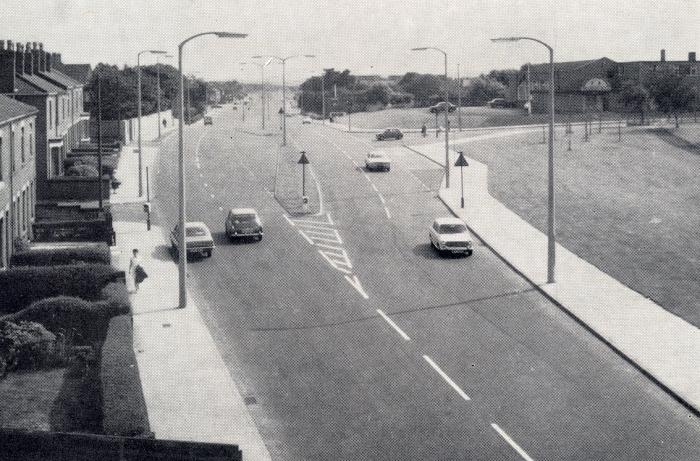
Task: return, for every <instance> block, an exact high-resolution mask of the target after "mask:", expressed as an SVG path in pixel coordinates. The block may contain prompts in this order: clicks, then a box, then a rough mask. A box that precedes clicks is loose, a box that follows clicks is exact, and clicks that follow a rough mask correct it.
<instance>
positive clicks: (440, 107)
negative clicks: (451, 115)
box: [428, 101, 457, 114]
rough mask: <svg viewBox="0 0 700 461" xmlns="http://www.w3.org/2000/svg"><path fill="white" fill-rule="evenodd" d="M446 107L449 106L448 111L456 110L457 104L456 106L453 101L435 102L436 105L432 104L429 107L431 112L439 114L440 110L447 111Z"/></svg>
mask: <svg viewBox="0 0 700 461" xmlns="http://www.w3.org/2000/svg"><path fill="white" fill-rule="evenodd" d="M445 107H447V112H454V111H456V110H457V106H455V105H454V104H452V103H451V102H445V101H442V102H439V103H437V104H435V105H434V106H430V109H428V110H429V111H430V113H431V114H439V113H440V112H444V111H445Z"/></svg>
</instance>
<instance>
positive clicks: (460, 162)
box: [455, 151, 469, 208]
mask: <svg viewBox="0 0 700 461" xmlns="http://www.w3.org/2000/svg"><path fill="white" fill-rule="evenodd" d="M455 166H458V167H459V173H460V176H461V177H462V181H461V185H462V198H461V200H460V206H461V207H462V208H464V167H465V166H469V163H468V162H467V159H466V158H464V152H462V151H459V157H457V161H456V162H455Z"/></svg>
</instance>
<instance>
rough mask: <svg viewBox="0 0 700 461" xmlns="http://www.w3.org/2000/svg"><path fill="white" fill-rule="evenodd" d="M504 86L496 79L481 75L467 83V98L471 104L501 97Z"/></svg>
mask: <svg viewBox="0 0 700 461" xmlns="http://www.w3.org/2000/svg"><path fill="white" fill-rule="evenodd" d="M505 91H506V87H505V85H504V84H503V83H501V82H499V81H498V80H496V79H494V78H492V77H489V76H485V75H481V76H480V77H477V78H473V79H471V80H470V81H469V84H468V85H467V91H466V93H467V100H468V101H469V102H470V103H472V104H484V103H486V102H487V101H489V100H491V99H494V98H502V97H503V95H504V94H505Z"/></svg>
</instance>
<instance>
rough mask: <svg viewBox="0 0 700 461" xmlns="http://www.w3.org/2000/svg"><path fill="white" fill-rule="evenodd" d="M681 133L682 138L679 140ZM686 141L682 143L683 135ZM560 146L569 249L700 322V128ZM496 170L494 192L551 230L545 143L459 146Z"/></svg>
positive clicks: (562, 215)
mask: <svg viewBox="0 0 700 461" xmlns="http://www.w3.org/2000/svg"><path fill="white" fill-rule="evenodd" d="M676 135H678V136H676ZM679 136H682V137H683V138H684V139H682V138H679ZM571 139H572V151H570V152H569V151H567V139H566V137H565V136H562V135H559V136H558V139H557V141H556V148H555V149H556V150H555V155H556V160H555V175H556V180H555V184H556V194H557V196H556V200H557V235H558V239H559V241H560V242H561V243H562V244H563V245H564V246H565V247H567V248H568V249H570V250H571V251H573V252H574V253H576V254H578V255H579V256H581V257H583V258H584V259H586V260H587V261H589V262H591V263H592V264H594V265H595V266H597V267H599V268H600V269H602V270H603V271H604V272H606V273H608V274H610V275H611V276H613V277H615V278H616V279H618V280H620V281H621V282H622V283H624V284H626V285H627V286H629V287H631V288H633V289H634V290H636V291H638V292H640V293H642V294H644V295H645V296H647V297H649V298H651V299H652V300H654V301H655V302H657V303H658V304H660V305H662V306H664V308H666V309H667V310H669V311H671V312H673V313H675V314H676V315H679V316H680V317H682V318H684V319H685V320H687V321H688V322H690V323H692V324H694V325H696V326H700V309H698V306H699V301H698V300H700V283H698V280H699V278H698V274H700V149H698V148H697V147H694V146H692V145H690V144H689V143H688V142H687V141H685V140H691V141H697V140H700V126H699V125H685V126H684V127H683V128H682V129H681V130H680V131H679V132H676V133H671V134H670V135H669V134H668V132H666V133H663V132H659V130H654V131H642V130H636V129H628V130H625V132H624V134H623V142H622V143H618V142H617V132H616V130H615V132H609V133H605V132H603V133H602V134H598V133H597V130H595V129H594V132H593V135H592V138H591V141H590V142H588V143H584V142H582V131H581V128H575V132H574V134H573V135H572V137H571ZM462 147H463V148H464V151H465V154H466V155H468V156H469V157H472V158H474V159H476V160H478V161H480V162H483V163H485V164H487V165H489V172H490V176H489V189H490V192H491V194H493V195H494V196H495V197H496V198H498V199H499V200H500V201H502V202H503V203H504V204H506V206H508V207H509V208H510V209H511V210H513V211H515V212H516V213H517V214H519V215H520V216H521V217H523V218H524V219H526V220H527V221H528V222H530V223H531V224H533V225H534V226H535V227H537V228H538V229H540V230H541V231H543V232H545V230H546V219H547V215H546V210H547V207H546V204H547V194H546V185H547V145H546V144H541V135H539V133H533V134H527V135H518V136H512V137H505V138H499V139H491V140H489V141H486V142H478V143H474V144H467V145H464V146H461V147H460V148H462Z"/></svg>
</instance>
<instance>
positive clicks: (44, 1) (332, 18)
mask: <svg viewBox="0 0 700 461" xmlns="http://www.w3.org/2000/svg"><path fill="white" fill-rule="evenodd" d="M698 13H700V2H699V1H698V0H656V1H649V0H577V1H574V0H354V1H352V0H351V1H346V0H336V1H331V0H259V1H253V0H150V1H149V0H144V1H137V0H118V1H117V0H40V1H39V0H34V1H31V0H2V7H0V31H1V32H0V35H1V36H0V39H5V40H7V39H10V40H13V41H15V42H28V41H29V42H32V41H37V42H43V43H44V48H45V49H47V50H48V51H53V52H60V53H61V54H62V57H63V62H67V63H85V62H89V63H91V64H93V65H95V64H97V63H98V62H106V63H109V64H117V65H119V66H122V65H124V64H128V65H135V64H136V56H137V54H138V52H139V51H141V50H145V49H162V50H165V51H168V52H170V53H171V54H173V55H174V58H171V59H166V60H165V62H170V63H171V64H173V65H175V66H177V50H178V44H179V43H180V42H181V41H182V40H184V39H185V38H187V37H189V36H191V35H193V34H196V33H199V32H204V31H212V30H223V31H230V32H239V33H247V34H248V36H247V37H246V38H243V39H217V38H214V37H200V38H197V39H195V40H193V41H191V42H189V43H188V44H187V45H186V46H185V47H184V58H183V62H184V69H185V73H186V74H195V75H196V76H198V77H201V78H205V79H217V80H223V79H237V80H239V81H259V79H260V69H259V68H258V67H256V66H253V65H241V64H240V63H241V62H247V61H251V57H252V56H254V55H267V54H271V55H278V56H281V57H286V56H292V55H302V56H303V55H306V54H315V55H317V56H318V58H304V57H298V58H292V59H290V60H288V61H287V65H286V75H287V81H288V82H289V83H298V82H300V81H302V80H304V79H306V78H308V77H309V76H310V75H312V74H316V75H318V74H319V72H320V69H321V68H331V67H332V68H335V69H338V70H343V69H350V71H351V72H352V73H354V74H380V75H390V74H403V73H405V72H408V71H414V72H425V73H440V74H441V73H443V72H444V61H443V55H442V54H440V53H438V52H434V51H427V52H425V51H424V52H414V51H410V49H411V48H413V47H421V46H433V47H437V48H441V49H443V50H444V51H445V52H447V54H448V73H449V74H450V76H453V77H454V76H456V73H457V64H459V65H460V73H461V75H462V76H475V75H478V74H480V73H486V72H488V71H489V70H491V69H508V68H519V67H520V66H521V65H522V64H524V63H526V62H532V63H538V62H546V61H547V59H548V55H547V51H546V49H545V48H543V47H542V46H541V45H539V44H537V43H534V42H524V41H521V42H517V43H492V42H491V41H490V40H489V38H492V37H497V36H516V35H517V36H531V37H535V38H538V39H540V40H542V41H545V42H547V43H549V44H550V45H551V46H552V47H554V50H555V59H556V60H557V61H571V60H581V59H594V58H599V57H603V56H606V57H608V58H610V59H613V60H616V61H634V60H655V59H658V56H659V51H660V50H661V49H662V48H664V49H666V55H667V59H676V60H685V59H687V56H688V52H689V51H700V32H698V30H700V29H699V28H698V27H697V21H696V20H697V18H698ZM142 62H143V63H145V64H148V63H154V62H155V56H148V55H142ZM268 78H269V79H278V78H281V66H280V65H278V64H275V63H272V64H271V65H270V66H268V67H267V68H266V79H268Z"/></svg>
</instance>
